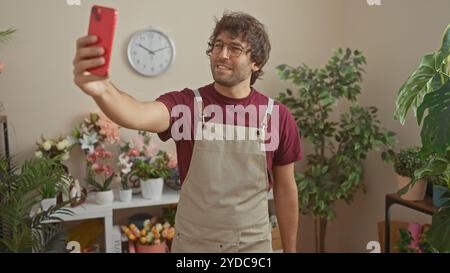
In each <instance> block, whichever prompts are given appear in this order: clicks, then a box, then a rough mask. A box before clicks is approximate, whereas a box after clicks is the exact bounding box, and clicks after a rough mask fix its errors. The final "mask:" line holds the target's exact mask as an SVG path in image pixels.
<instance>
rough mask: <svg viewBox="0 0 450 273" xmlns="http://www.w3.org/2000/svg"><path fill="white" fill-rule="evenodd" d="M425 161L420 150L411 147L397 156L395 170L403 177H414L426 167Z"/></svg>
mask: <svg viewBox="0 0 450 273" xmlns="http://www.w3.org/2000/svg"><path fill="white" fill-rule="evenodd" d="M425 163H426V162H425V161H423V160H422V159H421V158H420V148H419V147H410V148H407V149H403V150H400V152H399V153H397V154H396V155H395V159H394V169H395V172H396V173H397V174H399V175H401V176H407V177H413V176H414V172H415V171H416V170H418V169H420V168H422V167H423V166H424V165H425Z"/></svg>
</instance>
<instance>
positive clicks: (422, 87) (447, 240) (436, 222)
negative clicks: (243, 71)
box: [394, 25, 450, 252]
mask: <svg viewBox="0 0 450 273" xmlns="http://www.w3.org/2000/svg"><path fill="white" fill-rule="evenodd" d="M449 59H450V25H448V26H447V28H446V29H445V30H444V32H443V35H442V41H441V46H440V48H439V49H438V50H436V51H435V52H433V53H431V54H427V55H425V56H424V57H423V58H422V60H421V62H420V64H419V67H418V68H417V69H416V70H415V71H414V72H413V73H412V74H411V75H410V76H409V77H408V78H407V80H406V81H405V82H404V84H403V85H402V86H401V87H400V90H399V91H398V95H397V98H396V102H395V113H394V116H395V118H396V119H398V120H399V121H400V123H401V124H404V123H405V118H406V115H407V113H408V111H409V110H410V109H413V112H414V113H416V119H417V123H418V124H419V125H422V126H421V131H420V138H421V142H422V149H421V154H422V158H430V159H429V160H428V162H427V164H426V165H425V166H424V167H423V168H421V169H420V170H417V171H416V172H415V173H414V179H413V181H412V182H411V183H412V184H413V183H414V182H415V180H417V179H419V178H422V177H424V176H441V177H442V178H444V179H449V180H447V181H446V184H447V186H450V176H449V175H447V174H449V173H450V130H449V128H450V119H449V117H450V80H449V78H450V71H449ZM443 198H444V199H445V201H444V204H443V205H442V207H440V208H439V209H438V210H437V211H436V212H435V213H434V215H433V218H432V225H431V228H430V230H429V233H430V234H429V242H430V245H431V247H432V248H433V250H434V251H438V252H450V188H449V187H447V192H446V193H444V194H443Z"/></svg>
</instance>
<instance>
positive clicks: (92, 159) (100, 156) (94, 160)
mask: <svg viewBox="0 0 450 273" xmlns="http://www.w3.org/2000/svg"><path fill="white" fill-rule="evenodd" d="M111 157H112V153H111V152H110V151H107V150H106V149H104V148H102V147H97V148H96V149H95V151H94V152H92V153H89V154H88V155H87V158H86V159H87V161H88V162H89V165H90V166H91V168H90V169H89V170H88V171H89V175H88V176H87V179H86V180H87V183H88V184H89V185H91V186H92V187H94V189H95V191H96V192H97V194H96V197H95V201H96V202H97V204H101V205H105V204H110V203H112V201H113V200H114V194H113V191H112V189H111V183H112V181H113V179H114V177H115V173H114V172H113V170H112V165H111V163H109V162H108V159H110V158H111ZM98 181H101V182H98Z"/></svg>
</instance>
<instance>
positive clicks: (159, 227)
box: [121, 217, 175, 253]
mask: <svg viewBox="0 0 450 273" xmlns="http://www.w3.org/2000/svg"><path fill="white" fill-rule="evenodd" d="M121 229H122V232H123V233H124V234H125V235H126V236H127V237H128V240H129V245H130V252H131V253H133V252H136V253H166V252H169V247H168V245H169V244H170V242H171V240H172V239H173V237H174V236H175V228H174V227H173V226H172V225H171V224H170V223H169V222H165V223H164V224H162V223H158V221H157V218H156V217H153V218H152V219H147V220H145V221H144V225H143V228H142V229H141V230H139V228H138V227H137V226H136V225H135V224H130V225H129V226H121Z"/></svg>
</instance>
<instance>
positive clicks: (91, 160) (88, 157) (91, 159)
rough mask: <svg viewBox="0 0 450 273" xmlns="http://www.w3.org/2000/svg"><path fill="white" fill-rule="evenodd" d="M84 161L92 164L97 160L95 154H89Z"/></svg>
mask: <svg viewBox="0 0 450 273" xmlns="http://www.w3.org/2000/svg"><path fill="white" fill-rule="evenodd" d="M86 159H87V161H89V162H91V163H93V162H95V161H96V160H97V156H96V155H95V152H93V153H89V154H88V155H87V156H86Z"/></svg>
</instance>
